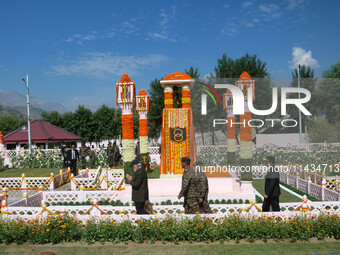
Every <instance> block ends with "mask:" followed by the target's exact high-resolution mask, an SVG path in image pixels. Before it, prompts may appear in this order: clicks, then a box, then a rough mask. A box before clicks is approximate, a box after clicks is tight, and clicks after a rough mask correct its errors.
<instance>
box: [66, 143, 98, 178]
mask: <svg viewBox="0 0 340 255" xmlns="http://www.w3.org/2000/svg"><path fill="white" fill-rule="evenodd" d="M61 154H62V157H63V161H64V166H63V167H64V168H66V167H69V168H70V169H71V172H72V173H73V175H77V164H78V163H79V161H81V166H82V168H83V169H85V168H87V161H86V157H87V156H89V157H90V168H95V163H96V151H95V149H94V146H93V145H92V147H86V146H85V144H84V143H83V144H82V145H81V147H80V151H78V150H77V149H76V146H75V145H74V144H72V145H71V148H70V149H66V146H62V147H61Z"/></svg>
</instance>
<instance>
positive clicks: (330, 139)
mask: <svg viewBox="0 0 340 255" xmlns="http://www.w3.org/2000/svg"><path fill="white" fill-rule="evenodd" d="M307 126H308V129H307V130H308V137H309V142H311V143H323V142H325V141H326V142H327V143H337V142H339V141H340V134H339V132H338V130H340V121H337V122H336V123H335V124H330V123H329V122H328V121H327V119H326V118H325V117H324V116H318V117H316V118H314V120H313V122H309V123H308V124H307Z"/></svg>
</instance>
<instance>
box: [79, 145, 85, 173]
mask: <svg viewBox="0 0 340 255" xmlns="http://www.w3.org/2000/svg"><path fill="white" fill-rule="evenodd" d="M86 156H87V148H86V147H85V143H82V144H81V147H80V158H81V168H82V169H86Z"/></svg>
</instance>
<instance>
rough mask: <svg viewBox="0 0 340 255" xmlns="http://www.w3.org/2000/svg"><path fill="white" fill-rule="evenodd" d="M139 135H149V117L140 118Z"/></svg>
mask: <svg viewBox="0 0 340 255" xmlns="http://www.w3.org/2000/svg"><path fill="white" fill-rule="evenodd" d="M139 136H149V132H148V119H139Z"/></svg>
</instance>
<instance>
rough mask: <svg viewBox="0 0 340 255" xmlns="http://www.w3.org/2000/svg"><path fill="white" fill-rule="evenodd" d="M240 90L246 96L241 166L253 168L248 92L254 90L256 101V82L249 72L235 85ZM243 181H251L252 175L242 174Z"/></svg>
mask: <svg viewBox="0 0 340 255" xmlns="http://www.w3.org/2000/svg"><path fill="white" fill-rule="evenodd" d="M235 85H236V86H237V87H238V88H239V89H241V90H242V91H243V95H244V114H243V115H240V166H244V167H248V166H249V167H250V168H251V167H252V164H253V154H252V147H253V141H252V140H253V139H252V127H251V126H250V125H251V119H252V114H251V112H250V111H249V108H248V91H249V90H250V89H251V90H252V95H253V98H252V100H253V101H254V100H255V81H254V80H252V79H251V77H250V75H249V74H248V73H247V72H243V73H242V74H241V76H240V79H239V80H238V81H237V82H236V84H235ZM241 179H242V180H251V179H252V174H251V171H249V172H242V173H241Z"/></svg>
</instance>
